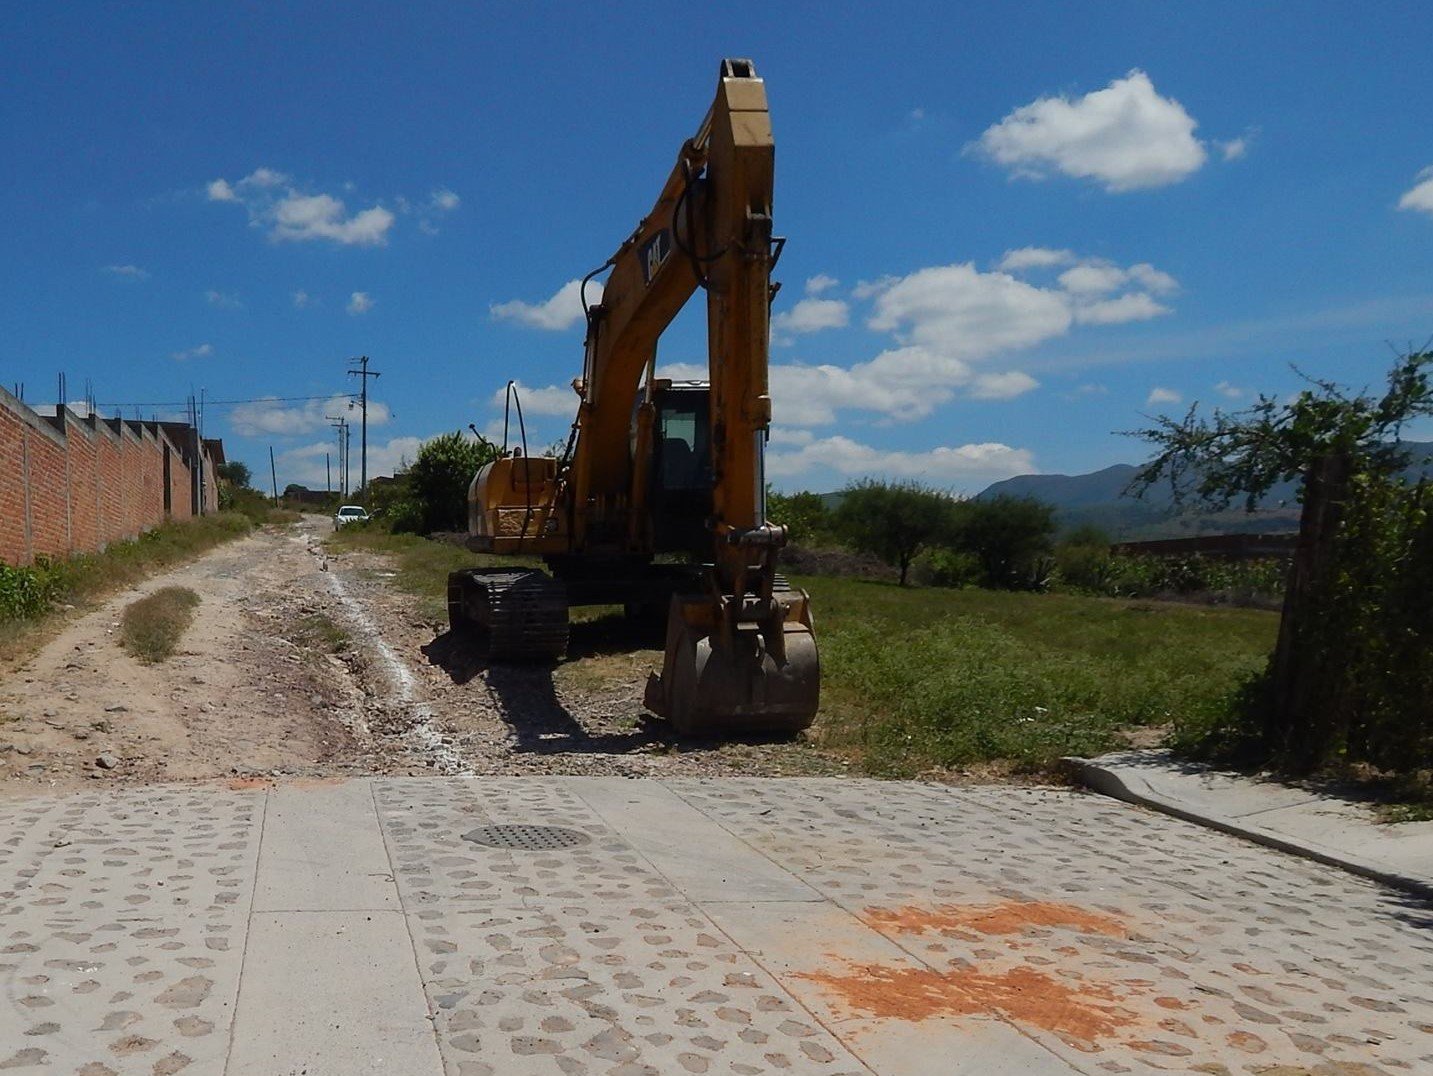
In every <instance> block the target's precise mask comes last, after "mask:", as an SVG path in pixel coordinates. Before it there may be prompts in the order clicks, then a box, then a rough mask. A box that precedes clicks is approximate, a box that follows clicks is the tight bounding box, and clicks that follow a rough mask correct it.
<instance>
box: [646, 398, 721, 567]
mask: <svg viewBox="0 0 1433 1076" xmlns="http://www.w3.org/2000/svg"><path fill="white" fill-rule="evenodd" d="M652 403H653V406H654V409H655V417H654V421H653V424H652V468H651V487H650V490H649V492H648V498H649V500H650V504H651V506H652V539H653V551H654V552H657V553H692V554H695V555H699V556H700V555H702V554H705V553H707V551H708V550H709V549H710V548H711V531H710V530H709V529H708V528H707V521H708V520H709V519H710V518H711V514H712V464H711V412H710V392H709V390H708V387H707V383H706V382H705V381H674V382H659V383H658V384H657V386H656V387H655V388H654V389H653V392H652Z"/></svg>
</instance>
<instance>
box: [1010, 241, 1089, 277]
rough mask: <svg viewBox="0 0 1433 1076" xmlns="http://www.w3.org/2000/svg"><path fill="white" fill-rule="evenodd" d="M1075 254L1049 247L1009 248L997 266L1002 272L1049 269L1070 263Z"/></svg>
mask: <svg viewBox="0 0 1433 1076" xmlns="http://www.w3.org/2000/svg"><path fill="white" fill-rule="evenodd" d="M1074 260H1075V255H1074V254H1073V253H1072V252H1070V251H1068V250H1051V249H1050V248H1049V247H1019V248H1017V249H1015V250H1007V251H1006V252H1005V256H1004V257H1002V258H1001V259H1000V262H999V264H997V265H996V267H995V268H997V269H999V270H1000V271H1001V272H1002V273H1018V272H1021V271H1022V270H1025V269H1048V268H1050V267H1051V266H1054V265H1069V264H1070V263H1071V262H1072V261H1074Z"/></svg>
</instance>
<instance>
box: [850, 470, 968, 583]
mask: <svg viewBox="0 0 1433 1076" xmlns="http://www.w3.org/2000/svg"><path fill="white" fill-rule="evenodd" d="M957 503H958V502H957V501H956V500H955V498H954V497H952V496H951V495H950V494H948V493H944V492H942V491H940V490H936V489H931V488H930V487H929V486H924V485H922V484H921V483H919V482H877V481H865V482H861V483H859V484H857V485H854V486H848V487H847V488H846V490H845V496H844V497H843V498H842V500H841V507H839V508H838V509H836V514H835V518H834V523H835V528H836V532H837V533H838V534H840V535H841V536H842V537H843V538H845V540H846V541H847V542H849V543H850V544H851V546H852V548H854V549H855V550H856V551H857V552H858V553H870V554H872V555H873V556H876V557H879V558H880V559H881V560H883V561H885V562H886V563H887V564H892V565H895V566H896V567H897V568H899V569H900V573H901V586H905V585H906V577H907V575H908V573H909V571H910V566H911V561H913V560H914V559H915V558H916V556H917V555H918V554H919V553H920V552H921V551H922V550H923V549H928V548H930V547H932V546H939V545H945V544H946V543H947V542H948V541H949V539H950V536H951V533H952V530H953V527H954V520H955V514H954V513H955V506H956V504H957Z"/></svg>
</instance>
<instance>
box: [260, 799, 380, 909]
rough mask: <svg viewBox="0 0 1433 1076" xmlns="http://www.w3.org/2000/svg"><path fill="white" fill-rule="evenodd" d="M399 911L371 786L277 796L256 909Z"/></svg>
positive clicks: (267, 827)
mask: <svg viewBox="0 0 1433 1076" xmlns="http://www.w3.org/2000/svg"><path fill="white" fill-rule="evenodd" d="M397 908H398V887H397V886H396V885H395V884H394V881H393V873H392V868H391V867H390V866H389V863H388V852H387V849H385V848H384V847H383V832H382V831H381V830H380V829H379V828H378V812H377V811H376V810H375V808H374V806H373V792H372V790H371V788H370V787H369V785H368V784H367V783H366V782H363V781H345V782H333V783H322V784H303V785H295V786H288V787H278V788H275V789H274V790H273V791H272V792H270V794H269V803H268V811H267V814H266V817H265V820H264V846H263V852H262V854H261V855H260V856H259V878H258V887H257V890H256V892H255V893H254V910H255V911H259V912H277V911H288V910H293V909H303V910H305V911H342V910H345V909H349V910H375V909H376V910H380V911H392V910H395V909H397Z"/></svg>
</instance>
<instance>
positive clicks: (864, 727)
mask: <svg viewBox="0 0 1433 1076" xmlns="http://www.w3.org/2000/svg"><path fill="white" fill-rule="evenodd" d="M797 582H798V583H799V585H801V586H804V587H806V588H807V589H808V590H810V591H811V593H812V603H813V609H814V610H815V613H816V617H817V622H816V623H817V642H818V645H819V646H820V647H821V665H822V707H821V709H822V714H821V716H820V717H819V718H818V725H817V730H818V735H819V736H820V738H821V741H822V742H823V743H825V744H826V745H828V746H832V747H837V748H841V749H844V750H847V751H849V752H851V753H852V754H854V755H856V756H857V757H858V758H859V759H860V760H861V762H862V763H863V765H864V767H865V769H866V770H867V772H869V773H872V774H877V775H881V776H910V775H913V774H917V773H921V772H923V771H927V770H931V769H943V768H949V767H978V766H980V765H981V764H983V763H987V762H990V761H994V760H1004V761H1006V762H1008V763H1010V764H1012V767H1013V768H1014V769H1015V770H1019V771H1025V772H1048V771H1050V770H1051V769H1052V768H1053V764H1054V762H1055V761H1056V760H1057V759H1058V758H1059V757H1060V756H1061V755H1066V754H1082V755H1088V754H1098V753H1100V752H1102V751H1107V750H1112V749H1114V748H1117V747H1120V746H1122V745H1123V737H1122V735H1121V733H1122V730H1124V729H1126V728H1129V727H1130V726H1162V725H1170V724H1172V725H1176V726H1178V725H1181V724H1183V723H1186V722H1191V721H1193V722H1201V721H1202V722H1210V721H1212V720H1214V719H1216V718H1217V717H1218V716H1219V715H1222V714H1224V713H1227V711H1228V706H1229V700H1230V698H1231V696H1232V695H1233V693H1234V692H1235V691H1237V689H1238V687H1239V685H1240V684H1241V683H1242V682H1243V681H1244V680H1245V679H1247V678H1248V677H1249V676H1250V675H1252V674H1253V673H1254V672H1256V671H1257V670H1258V669H1259V668H1261V667H1262V665H1263V663H1264V661H1265V659H1266V656H1267V654H1268V650H1269V648H1270V647H1271V646H1272V644H1273V639H1274V633H1275V630H1276V627H1277V618H1275V617H1274V616H1273V615H1271V614H1268V613H1262V612H1257V611H1251V610H1232V609H1214V608H1202V607H1186V606H1173V605H1164V604H1163V603H1160V604H1158V605H1154V604H1151V603H1144V604H1135V603H1130V602H1121V601H1113V600H1109V599H1100V598H1084V597H1075V596H1070V595H1054V594H1012V593H1002V592H996V591H981V590H959V591H951V590H902V589H901V588H899V587H894V586H891V585H889V584H882V583H872V582H864V581H859V580H841V579H821V578H807V579H800V580H797Z"/></svg>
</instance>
